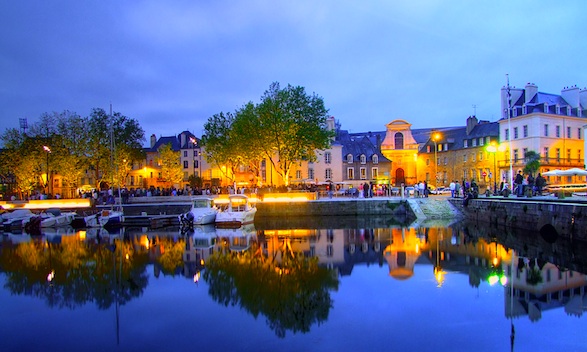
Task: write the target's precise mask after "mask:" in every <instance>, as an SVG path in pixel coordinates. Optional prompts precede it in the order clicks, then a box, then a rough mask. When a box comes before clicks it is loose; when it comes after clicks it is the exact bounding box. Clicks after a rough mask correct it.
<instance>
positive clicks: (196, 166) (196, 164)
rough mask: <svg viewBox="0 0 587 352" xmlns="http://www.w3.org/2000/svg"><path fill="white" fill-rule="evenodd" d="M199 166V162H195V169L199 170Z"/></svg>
mask: <svg viewBox="0 0 587 352" xmlns="http://www.w3.org/2000/svg"><path fill="white" fill-rule="evenodd" d="M198 164H199V162H198V161H197V160H194V168H195V169H197V168H198Z"/></svg>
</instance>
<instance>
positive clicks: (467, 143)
mask: <svg viewBox="0 0 587 352" xmlns="http://www.w3.org/2000/svg"><path fill="white" fill-rule="evenodd" d="M468 147H469V140H468V139H465V140H464V141H463V148H468Z"/></svg>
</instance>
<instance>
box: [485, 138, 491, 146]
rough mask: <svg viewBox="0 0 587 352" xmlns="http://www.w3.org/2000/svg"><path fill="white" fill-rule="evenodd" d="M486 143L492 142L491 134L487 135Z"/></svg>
mask: <svg viewBox="0 0 587 352" xmlns="http://www.w3.org/2000/svg"><path fill="white" fill-rule="evenodd" d="M485 143H486V144H490V143H491V138H490V137H489V136H487V137H485Z"/></svg>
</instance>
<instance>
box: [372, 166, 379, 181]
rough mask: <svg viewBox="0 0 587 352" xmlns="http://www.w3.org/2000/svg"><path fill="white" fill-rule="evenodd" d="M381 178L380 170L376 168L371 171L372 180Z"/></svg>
mask: <svg viewBox="0 0 587 352" xmlns="http://www.w3.org/2000/svg"><path fill="white" fill-rule="evenodd" d="M377 177H379V169H378V168H376V167H374V168H372V169H371V178H373V179H377Z"/></svg>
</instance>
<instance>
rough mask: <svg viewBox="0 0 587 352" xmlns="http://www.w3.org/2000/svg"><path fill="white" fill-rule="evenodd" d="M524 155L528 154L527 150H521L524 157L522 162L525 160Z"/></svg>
mask: <svg viewBox="0 0 587 352" xmlns="http://www.w3.org/2000/svg"><path fill="white" fill-rule="evenodd" d="M526 154H528V148H524V149H522V155H524V160H526Z"/></svg>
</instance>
